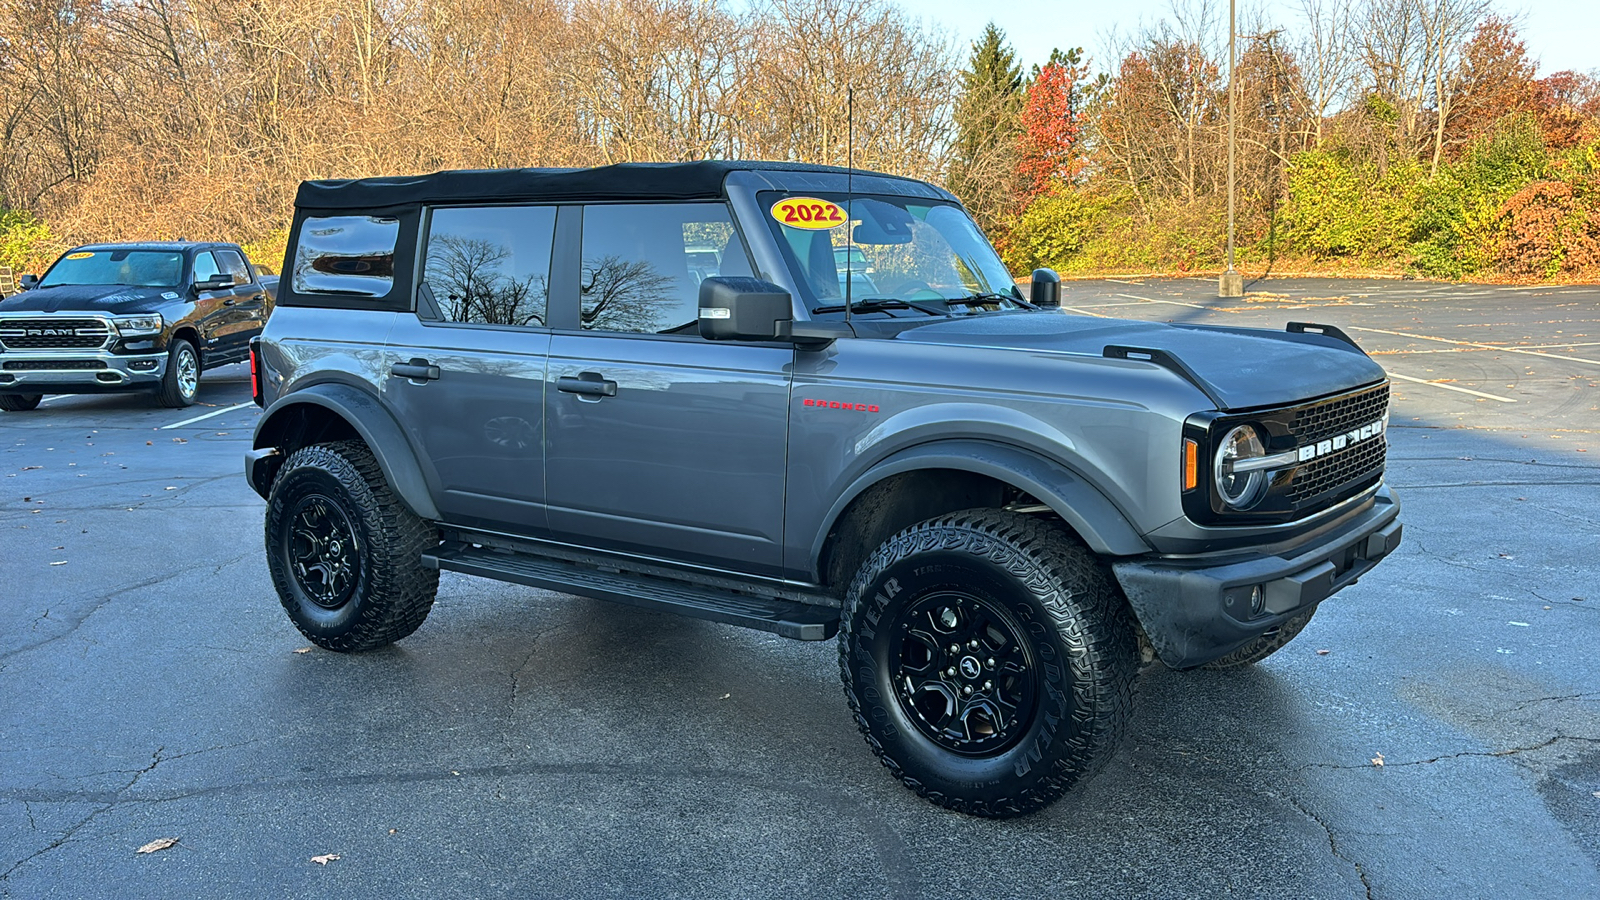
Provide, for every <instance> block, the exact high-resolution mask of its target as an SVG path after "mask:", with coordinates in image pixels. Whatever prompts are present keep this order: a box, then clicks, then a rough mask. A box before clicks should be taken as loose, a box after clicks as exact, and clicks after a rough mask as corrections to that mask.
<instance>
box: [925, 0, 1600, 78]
mask: <svg viewBox="0 0 1600 900" xmlns="http://www.w3.org/2000/svg"><path fill="white" fill-rule="evenodd" d="M897 2H898V3H899V4H900V6H901V7H902V8H904V9H905V10H906V11H907V12H909V13H910V14H911V15H912V16H913V17H918V18H921V19H923V20H924V21H926V22H928V23H929V24H932V25H936V26H938V27H940V28H941V29H942V30H944V31H946V32H948V33H950V34H952V35H953V36H954V37H955V38H956V40H957V41H959V42H960V45H961V47H962V48H963V50H964V51H966V50H967V48H969V47H970V46H971V43H972V41H974V40H976V39H977V37H978V35H979V34H980V33H982V31H983V26H984V25H985V24H987V23H988V22H990V21H991V20H992V21H993V22H994V23H995V24H996V25H998V26H1000V29H1001V30H1002V31H1004V32H1005V33H1006V38H1007V40H1009V41H1010V43H1011V46H1012V47H1014V48H1015V49H1016V50H1017V54H1018V56H1019V57H1020V58H1021V62H1022V64H1023V69H1024V71H1026V70H1028V69H1031V68H1032V67H1033V66H1034V65H1035V64H1042V63H1044V62H1045V61H1046V60H1047V59H1049V57H1050V50H1051V48H1052V47H1060V48H1063V49H1066V48H1068V47H1083V48H1085V49H1086V50H1088V51H1089V55H1090V56H1091V57H1092V58H1093V61H1094V64H1095V68H1096V70H1104V69H1107V68H1109V67H1110V62H1109V60H1107V59H1105V57H1106V56H1107V55H1108V54H1107V53H1106V52H1105V48H1106V47H1107V46H1108V45H1109V44H1110V43H1111V41H1110V38H1111V36H1112V34H1113V33H1115V32H1118V31H1120V32H1121V33H1123V34H1127V33H1129V32H1132V31H1135V30H1137V29H1138V27H1139V24H1140V22H1141V20H1142V21H1144V22H1154V21H1156V20H1158V19H1160V18H1162V17H1163V15H1164V14H1165V13H1166V12H1167V10H1168V9H1169V8H1170V0H1109V2H1107V0H1096V2H1084V0H1000V2H989V3H984V2H979V0H897ZM1207 2H1213V3H1216V4H1217V6H1218V7H1219V8H1220V9H1221V11H1222V17H1223V21H1226V18H1227V4H1226V3H1224V2H1222V0H1207ZM1246 5H1252V6H1254V7H1256V8H1258V9H1261V10H1263V11H1264V12H1265V13H1266V14H1267V15H1268V16H1269V17H1270V18H1271V19H1272V20H1273V21H1274V22H1276V23H1277V24H1280V25H1283V26H1285V27H1287V28H1289V30H1291V31H1296V30H1298V29H1297V28H1295V23H1296V21H1297V19H1296V17H1297V15H1298V11H1299V9H1300V4H1299V2H1297V0H1254V2H1253V3H1251V2H1249V0H1244V2H1241V3H1240V4H1239V6H1240V15H1241V17H1242V16H1243V14H1244V7H1245V6H1246ZM1496 6H1497V7H1498V8H1499V10H1500V12H1501V13H1502V14H1506V15H1511V16H1514V17H1516V18H1517V20H1518V22H1519V25H1520V27H1519V28H1518V32H1519V33H1520V34H1521V35H1522V39H1523V41H1524V42H1525V43H1526V44H1527V47H1528V53H1529V55H1531V56H1533V57H1534V58H1535V59H1537V60H1539V74H1540V75H1541V76H1543V75H1548V74H1550V73H1552V72H1559V71H1561V70H1563V69H1575V70H1577V71H1579V72H1588V71H1591V70H1595V69H1600V52H1596V47H1595V44H1596V39H1597V38H1600V3H1597V2H1596V0H1520V2H1500V3H1497V4H1496ZM1224 45H1226V41H1224Z"/></svg>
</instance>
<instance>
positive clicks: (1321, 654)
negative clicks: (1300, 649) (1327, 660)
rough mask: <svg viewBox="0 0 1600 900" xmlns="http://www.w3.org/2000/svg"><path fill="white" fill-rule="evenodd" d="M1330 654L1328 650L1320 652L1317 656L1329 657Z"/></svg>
mask: <svg viewBox="0 0 1600 900" xmlns="http://www.w3.org/2000/svg"><path fill="white" fill-rule="evenodd" d="M1329 652H1330V651H1327V650H1318V651H1317V655H1318V656H1327V655H1328V653H1329Z"/></svg>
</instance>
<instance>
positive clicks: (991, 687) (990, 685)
mask: <svg viewBox="0 0 1600 900" xmlns="http://www.w3.org/2000/svg"><path fill="white" fill-rule="evenodd" d="M983 689H984V690H986V691H991V690H994V682H992V681H985V682H984V683H983Z"/></svg>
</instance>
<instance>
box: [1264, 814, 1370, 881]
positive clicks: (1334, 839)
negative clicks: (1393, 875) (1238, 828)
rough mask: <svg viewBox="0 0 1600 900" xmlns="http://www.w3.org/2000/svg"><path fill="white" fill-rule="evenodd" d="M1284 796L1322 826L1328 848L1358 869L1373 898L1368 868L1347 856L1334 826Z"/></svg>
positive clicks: (1339, 858)
mask: <svg viewBox="0 0 1600 900" xmlns="http://www.w3.org/2000/svg"><path fill="white" fill-rule="evenodd" d="M1283 798H1284V799H1285V800H1287V801H1289V805H1290V806H1293V807H1294V808H1295V809H1297V810H1299V811H1300V814H1301V815H1303V816H1305V817H1306V818H1308V819H1310V820H1311V821H1313V822H1315V823H1317V824H1318V825H1320V826H1322V830H1323V832H1325V833H1326V834H1327V835H1328V849H1329V851H1330V852H1332V853H1333V858H1334V859H1337V860H1340V861H1342V862H1346V863H1349V864H1350V866H1351V867H1353V868H1354V869H1355V870H1356V877H1357V878H1360V879H1361V886H1362V887H1363V888H1365V889H1366V892H1367V900H1372V882H1371V881H1370V880H1369V879H1368V878H1367V870H1366V869H1365V868H1363V867H1362V865H1361V863H1360V862H1358V861H1356V860H1354V859H1352V858H1350V857H1348V856H1346V855H1345V854H1344V851H1342V850H1340V849H1339V837H1338V835H1336V834H1334V833H1333V826H1331V825H1329V824H1328V823H1327V822H1325V821H1323V819H1322V817H1321V816H1319V815H1317V814H1316V813H1314V812H1312V811H1311V810H1310V809H1309V808H1307V807H1306V806H1305V805H1304V804H1302V803H1301V802H1300V801H1299V800H1296V799H1295V798H1294V797H1292V796H1290V795H1288V794H1285V795H1283Z"/></svg>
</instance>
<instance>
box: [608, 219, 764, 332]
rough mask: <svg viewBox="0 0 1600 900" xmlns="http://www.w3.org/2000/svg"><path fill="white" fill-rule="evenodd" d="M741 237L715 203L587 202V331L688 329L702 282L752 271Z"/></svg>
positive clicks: (689, 328) (695, 312) (696, 305)
mask: <svg viewBox="0 0 1600 900" xmlns="http://www.w3.org/2000/svg"><path fill="white" fill-rule="evenodd" d="M750 274H751V269H750V259H749V256H748V255H747V254H746V253H745V249H744V242H743V241H741V240H740V239H739V235H738V232H737V231H735V230H734V227H733V222H732V221H731V220H730V219H729V217H728V210H727V207H726V206H724V205H723V204H720V203H659V204H631V205H617V206H590V207H587V208H586V209H585V210H584V214H583V272H582V280H581V282H580V287H581V289H582V292H583V294H582V297H583V303H582V307H581V309H580V322H581V324H582V326H583V327H584V328H586V329H592V330H597V331H625V332H642V333H662V332H672V331H679V330H685V331H688V330H691V329H692V328H693V327H694V325H695V322H696V317H697V315H698V309H699V292H700V282H701V281H704V280H705V279H707V278H710V277H712V276H715V275H750Z"/></svg>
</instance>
